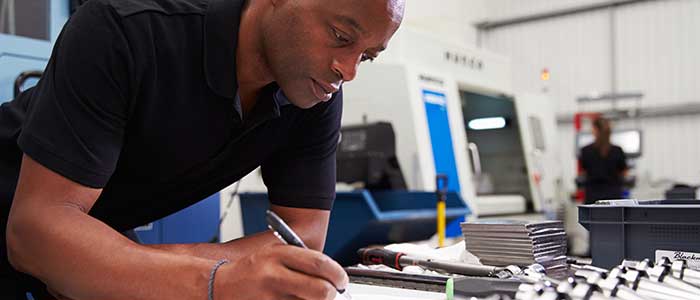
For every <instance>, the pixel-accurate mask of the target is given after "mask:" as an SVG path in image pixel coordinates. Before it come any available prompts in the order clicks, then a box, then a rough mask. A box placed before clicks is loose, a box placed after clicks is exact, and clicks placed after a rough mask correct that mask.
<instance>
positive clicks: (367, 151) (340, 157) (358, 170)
mask: <svg viewBox="0 0 700 300" xmlns="http://www.w3.org/2000/svg"><path fill="white" fill-rule="evenodd" d="M340 133H341V139H340V143H339V145H338V152H337V155H336V157H337V158H336V161H337V181H338V182H344V183H348V184H354V183H357V182H360V183H362V184H363V186H364V187H365V188H366V189H368V190H405V189H406V182H405V181H404V177H403V174H402V173H401V167H400V166H399V161H398V159H397V157H396V142H395V135H394V128H393V127H392V126H391V124H390V123H386V122H377V123H370V124H363V125H354V126H346V127H343V128H341V129H340Z"/></svg>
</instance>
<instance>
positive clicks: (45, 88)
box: [17, 0, 133, 188]
mask: <svg viewBox="0 0 700 300" xmlns="http://www.w3.org/2000/svg"><path fill="white" fill-rule="evenodd" d="M104 2H105V1H101V0H96V1H89V2H87V3H86V4H85V5H84V6H82V7H81V8H80V10H78V11H77V12H76V14H74V15H73V16H72V17H71V19H70V20H69V22H68V23H67V24H66V26H65V27H64V28H63V31H62V32H61V35H60V36H59V38H58V40H57V41H56V45H55V47H54V49H53V53H52V55H51V59H50V60H49V63H48V66H47V68H46V70H45V71H44V74H43V76H42V78H41V79H40V81H39V83H38V84H37V86H36V87H35V90H34V92H33V93H32V96H31V99H30V100H29V105H28V107H27V116H26V119H25V122H24V124H23V127H22V132H21V133H20V136H19V138H18V141H17V142H18V145H19V147H20V149H22V151H23V152H24V153H25V154H26V155H28V156H29V157H31V158H32V159H34V160H35V161H37V162H38V163H40V164H41V165H43V166H44V167H46V168H48V169H50V170H53V171H54V172H57V173H58V174H61V175H62V176H64V177H66V178H68V179H70V180H72V181H75V182H77V183H79V184H82V185H84V186H88V187H94V188H101V187H104V186H105V185H106V183H107V181H108V180H109V178H110V176H111V174H112V173H113V172H114V169H115V167H116V163H117V160H118V157H119V153H120V151H121V147H122V142H123V141H122V140H123V135H124V128H125V124H126V120H127V110H128V109H127V102H126V101H127V99H129V97H130V95H129V92H128V91H129V90H130V81H129V80H130V79H129V78H130V76H129V70H130V68H131V66H132V65H133V64H132V59H131V55H130V51H129V47H128V44H127V42H126V38H125V37H124V35H123V32H122V31H121V29H120V28H121V25H120V17H119V16H118V15H116V13H115V12H114V10H113V8H112V7H111V6H108V5H107V4H105V3H104Z"/></svg>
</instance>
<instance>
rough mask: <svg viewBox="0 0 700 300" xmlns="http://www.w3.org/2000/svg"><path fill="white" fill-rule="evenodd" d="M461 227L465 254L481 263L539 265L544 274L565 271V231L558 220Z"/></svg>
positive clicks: (464, 225) (502, 222) (503, 222)
mask: <svg viewBox="0 0 700 300" xmlns="http://www.w3.org/2000/svg"><path fill="white" fill-rule="evenodd" d="M461 227H462V234H463V235H464V240H465V244H466V248H467V251H469V252H471V253H472V254H474V255H475V256H476V257H478V258H479V260H480V261H481V263H482V264H485V265H492V266H507V265H517V266H527V265H531V264H540V265H542V266H543V267H545V269H546V270H547V274H556V273H561V272H565V271H566V268H567V265H566V253H567V248H566V247H567V245H566V232H565V231H564V225H563V223H562V222H561V221H534V222H533V221H479V222H468V223H462V224H461Z"/></svg>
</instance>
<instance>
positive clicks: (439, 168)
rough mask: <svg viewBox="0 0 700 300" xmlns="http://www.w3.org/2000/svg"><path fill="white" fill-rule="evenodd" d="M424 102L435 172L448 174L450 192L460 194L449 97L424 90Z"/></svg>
mask: <svg viewBox="0 0 700 300" xmlns="http://www.w3.org/2000/svg"><path fill="white" fill-rule="evenodd" d="M423 102H425V113H426V117H427V119H428V129H429V130H430V142H431V144H432V147H433V160H434V162H435V172H436V173H442V174H446V175H447V178H448V180H447V183H448V185H447V188H448V190H450V191H454V192H459V191H460V186H459V176H458V175H457V165H456V164H455V155H454V148H453V146H452V134H451V131H450V119H449V116H448V115H447V97H445V94H444V93H441V92H435V91H430V90H423Z"/></svg>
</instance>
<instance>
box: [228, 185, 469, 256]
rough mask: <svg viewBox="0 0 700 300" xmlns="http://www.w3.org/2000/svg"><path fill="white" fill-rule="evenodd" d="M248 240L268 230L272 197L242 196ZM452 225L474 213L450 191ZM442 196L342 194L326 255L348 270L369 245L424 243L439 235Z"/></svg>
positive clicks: (448, 195)
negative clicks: (438, 206) (438, 204)
mask: <svg viewBox="0 0 700 300" xmlns="http://www.w3.org/2000/svg"><path fill="white" fill-rule="evenodd" d="M240 199H241V211H242V215H243V229H244V234H245V235H250V234H253V233H257V232H261V231H265V230H267V225H266V224H265V210H267V208H268V207H269V203H268V200H267V194H264V193H244V194H241V195H240ZM446 206H447V209H446V217H447V221H448V222H449V221H451V220H454V219H457V218H460V217H464V216H466V215H469V214H470V213H471V211H470V209H469V207H468V206H467V205H466V204H465V203H464V201H462V198H461V197H460V196H459V194H457V193H455V192H449V193H448V194H447V201H446ZM435 207H436V196H435V193H430V192H373V193H370V192H369V191H366V190H363V191H357V192H341V193H338V194H337V195H336V199H335V203H334V205H333V210H332V211H331V219H330V224H329V227H328V235H327V238H326V247H325V249H324V253H326V254H327V255H328V256H330V257H332V258H333V259H335V260H336V261H338V262H339V263H340V264H341V265H344V266H347V265H352V264H355V263H357V262H358V258H357V254H356V251H357V249H359V248H362V247H367V246H369V245H384V244H389V243H400V242H409V241H417V240H424V239H427V238H429V237H430V236H432V235H433V234H435V231H436V217H437V214H436V209H435Z"/></svg>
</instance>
